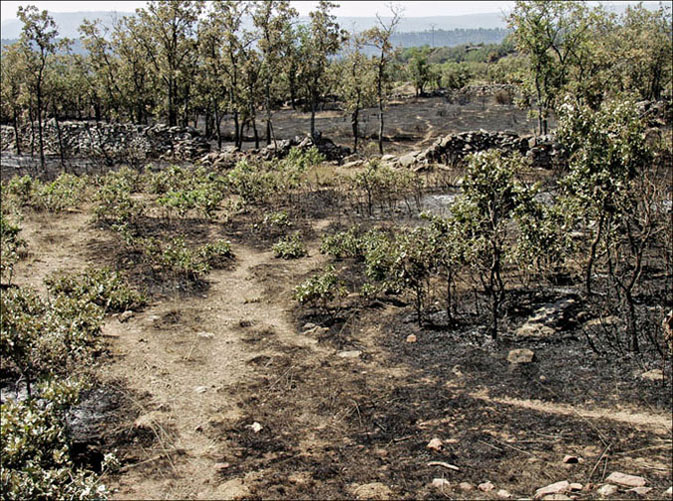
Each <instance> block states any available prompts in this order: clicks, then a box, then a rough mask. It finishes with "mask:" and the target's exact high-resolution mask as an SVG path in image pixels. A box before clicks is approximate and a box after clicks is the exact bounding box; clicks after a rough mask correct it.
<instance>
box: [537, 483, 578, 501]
mask: <svg viewBox="0 0 673 501" xmlns="http://www.w3.org/2000/svg"><path fill="white" fill-rule="evenodd" d="M568 489H570V483H569V482H568V481H567V480H562V481H560V482H555V483H553V484H549V485H546V486H545V487H540V488H539V489H538V490H536V491H535V497H534V499H542V498H543V497H545V496H547V495H548V494H563V493H564V492H567V491H568Z"/></svg>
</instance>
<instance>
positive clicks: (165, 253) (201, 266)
mask: <svg viewBox="0 0 673 501" xmlns="http://www.w3.org/2000/svg"><path fill="white" fill-rule="evenodd" d="M138 243H139V245H140V247H141V252H142V253H143V255H144V257H145V259H147V260H148V261H149V262H150V263H151V264H152V265H156V266H159V267H161V268H162V269H163V271H167V272H169V273H173V274H176V275H181V276H184V277H186V278H188V279H190V280H199V279H200V277H201V275H203V274H205V273H208V271H209V270H210V266H209V264H208V263H207V262H206V261H205V260H204V259H202V258H201V256H199V253H198V252H197V251H194V250H192V249H190V248H189V247H187V244H186V243H185V240H184V239H183V238H181V237H177V238H173V239H172V240H171V241H170V242H168V244H166V245H163V244H162V243H160V242H159V241H158V240H157V239H155V238H146V239H140V240H138Z"/></svg>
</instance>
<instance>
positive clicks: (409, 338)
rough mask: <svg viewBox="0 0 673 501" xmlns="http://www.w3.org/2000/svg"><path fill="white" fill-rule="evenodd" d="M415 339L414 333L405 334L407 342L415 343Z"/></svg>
mask: <svg viewBox="0 0 673 501" xmlns="http://www.w3.org/2000/svg"><path fill="white" fill-rule="evenodd" d="M416 341H417V339H416V334H409V335H408V336H407V343H415V342H416Z"/></svg>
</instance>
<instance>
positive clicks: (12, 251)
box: [0, 214, 26, 283]
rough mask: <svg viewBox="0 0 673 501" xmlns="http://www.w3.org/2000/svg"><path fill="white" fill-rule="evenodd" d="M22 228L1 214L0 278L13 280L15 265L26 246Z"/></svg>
mask: <svg viewBox="0 0 673 501" xmlns="http://www.w3.org/2000/svg"><path fill="white" fill-rule="evenodd" d="M20 232H21V228H20V227H19V226H18V225H14V224H12V223H10V222H9V220H8V219H7V217H6V216H5V215H3V214H0V255H2V259H0V279H5V280H7V283H11V281H12V273H13V271H14V265H15V264H16V263H17V262H18V260H19V253H20V252H21V249H22V248H24V247H25V246H26V242H25V240H23V239H22V238H20V237H19V233H20Z"/></svg>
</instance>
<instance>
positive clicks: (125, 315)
mask: <svg viewBox="0 0 673 501" xmlns="http://www.w3.org/2000/svg"><path fill="white" fill-rule="evenodd" d="M132 316H133V312H132V311H131V310H126V311H125V312H124V313H121V314H120V315H119V321H120V322H122V323H123V322H127V321H128V320H129V319H130V318H131V317H132Z"/></svg>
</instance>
